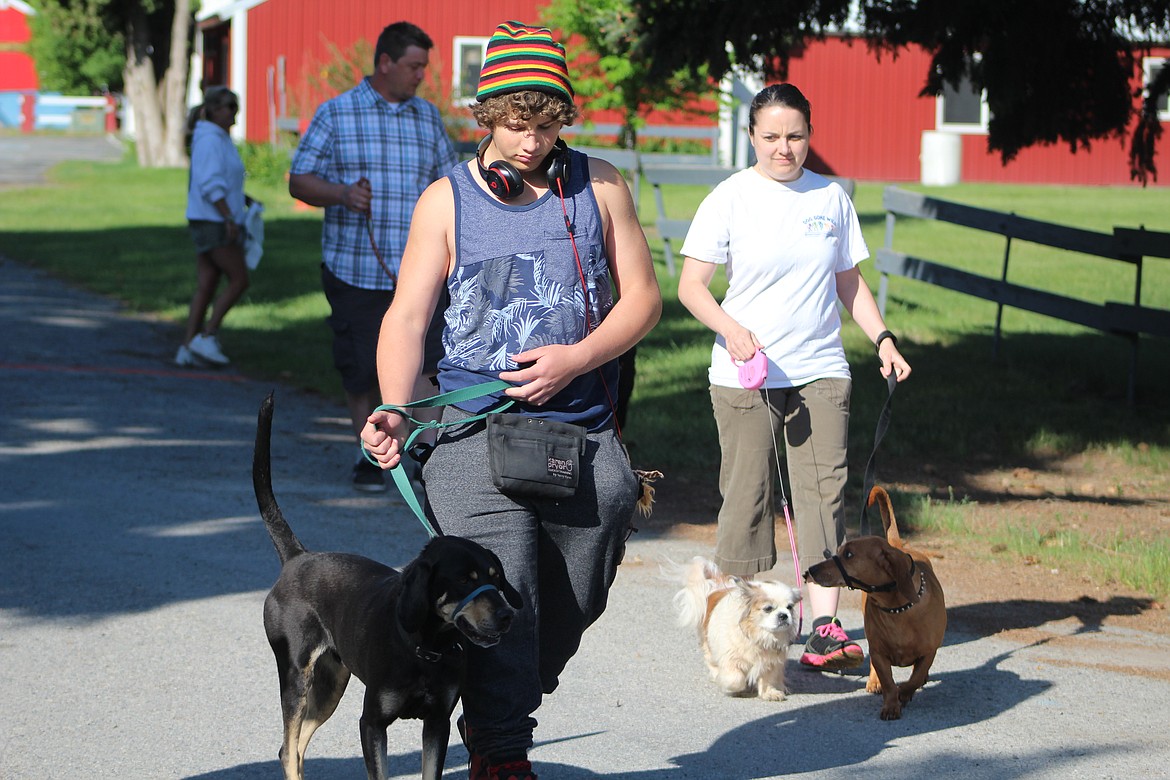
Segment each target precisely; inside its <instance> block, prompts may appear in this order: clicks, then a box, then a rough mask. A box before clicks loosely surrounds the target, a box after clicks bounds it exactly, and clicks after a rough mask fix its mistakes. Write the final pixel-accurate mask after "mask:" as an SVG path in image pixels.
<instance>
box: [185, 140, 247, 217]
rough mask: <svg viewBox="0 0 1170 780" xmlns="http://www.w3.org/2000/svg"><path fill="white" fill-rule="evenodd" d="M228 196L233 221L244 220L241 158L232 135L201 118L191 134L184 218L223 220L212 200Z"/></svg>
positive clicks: (215, 200) (242, 163) (214, 201)
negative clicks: (189, 175)
mask: <svg viewBox="0 0 1170 780" xmlns="http://www.w3.org/2000/svg"><path fill="white" fill-rule="evenodd" d="M222 198H227V204H228V208H230V209H231V211H232V221H233V222H236V223H242V222H243V221H244V213H245V211H246V209H245V208H244V162H243V161H242V160H241V159H240V153H239V151H238V150H237V149H236V145H235V144H234V143H232V139H231V136H229V135H228V134H227V131H226V130H224V129H223V128H222V127H220V126H219V125H217V124H215V123H214V122H208V121H207V120H206V119H200V120H199V121H198V122H196V123H195V133H194V135H193V136H192V137H191V181H190V182H189V183H188V184H187V219H204V220H209V221H211V222H223V215H222V214H220V213H219V209H217V208H216V207H215V205H214V204H215V203H216V202H218V201H219V200H220V199H222Z"/></svg>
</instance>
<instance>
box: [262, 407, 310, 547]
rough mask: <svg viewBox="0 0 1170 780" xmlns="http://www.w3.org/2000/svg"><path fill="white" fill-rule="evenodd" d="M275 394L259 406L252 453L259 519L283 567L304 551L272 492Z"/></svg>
mask: <svg viewBox="0 0 1170 780" xmlns="http://www.w3.org/2000/svg"><path fill="white" fill-rule="evenodd" d="M272 407H273V401H272V393H269V394H268V397H267V398H265V399H264V402H263V403H261V404H260V414H259V416H258V417H257V419H256V448H255V449H254V450H252V488H253V490H255V491H256V505H257V506H259V507H260V516H261V517H263V518H264V526H265V527H266V528H267V529H268V536H269V537H271V538H272V544H273V546H274V547H276V554H277V555H279V556H280V562H281V564H283V563H284V562H285V561H287V560H288V559H289V558H292V557H293V556H294V555H300V554H301V553H303V552H304V551H305V548H304V545H302V544H301V541H300V539H297V536H296V534H294V533H293V530H292V528H290V527H289V524H288V521H286V520H285V519H284V513H282V512H281V511H280V507H279V506H277V504H276V495H275V494H274V493H273V492H272Z"/></svg>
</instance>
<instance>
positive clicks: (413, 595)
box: [398, 558, 433, 633]
mask: <svg viewBox="0 0 1170 780" xmlns="http://www.w3.org/2000/svg"><path fill="white" fill-rule="evenodd" d="M431 571H432V568H431V562H430V561H427V560H424V559H421V558H419V559H416V560H414V561H412V562H411V563H410V564H409V565H408V566H407V567H406V569H405V570H403V572H402V592H401V593H399V594H398V622H399V623H400V624H401V625H402V628H403V630H404V631H407V632H408V633H416V632H418V631H421V630H422V627H423V624H424V623H425V622H426V619H427V615H429V614H430V612H431V610H432V609H433V605H432V604H431V594H430V591H431Z"/></svg>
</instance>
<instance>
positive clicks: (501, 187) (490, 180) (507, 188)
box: [475, 135, 569, 200]
mask: <svg viewBox="0 0 1170 780" xmlns="http://www.w3.org/2000/svg"><path fill="white" fill-rule="evenodd" d="M491 140H492V137H491V136H490V135H489V136H486V137H485V138H484V139H483V140H482V141H480V142H479V146H478V147H477V148H476V150H475V164H476V166H477V167H478V168H479V175H480V176H481V177H482V178H483V180H484V183H485V184H487V186H488V189H489V190H491V191H492V194H493V195H495V196H496V197H497V198H499V199H500V200H513V199H515V198H518V197H520V193H522V192H524V177H523V176H521V175H520V171H518V170H516V166H514V165H512V164H511V163H508V162H505V161H503V160H496V161H495V162H493V163H491V164H490V165H488V166H487V167H484V164H483V155H484V152H485V151H487V147H488V144H489V143H490V142H491ZM545 176H546V180H547V181H548V188H549V189H550V190H552V191H553V192H560V190H561V189H562V188H563V187H565V186H566V185H567V184H568V181H569V147H568V146H566V145H565V142H564V141H562V140H561V139H560V138H558V139H557V142H556V144H554V145H553V148H552V151H551V152H549V154H548V167H547V168H546V169H545Z"/></svg>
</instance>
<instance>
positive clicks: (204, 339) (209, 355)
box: [187, 333, 231, 366]
mask: <svg viewBox="0 0 1170 780" xmlns="http://www.w3.org/2000/svg"><path fill="white" fill-rule="evenodd" d="M187 348H188V349H189V350H191V354H193V355H194V356H195V357H197V358H201V359H202V360H206V361H207V362H208V363H211V364H213V365H217V366H226V365H227V364H228V363H230V362H231V361H230V360H228V359H227V355H225V354H223V350H222V349H220V348H219V339H217V338H216V337H215V336H204V335H203V334H202V333H200V334H199V335H198V336H196V337H195V338H193V339H191V343H190V344H188V345H187Z"/></svg>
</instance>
